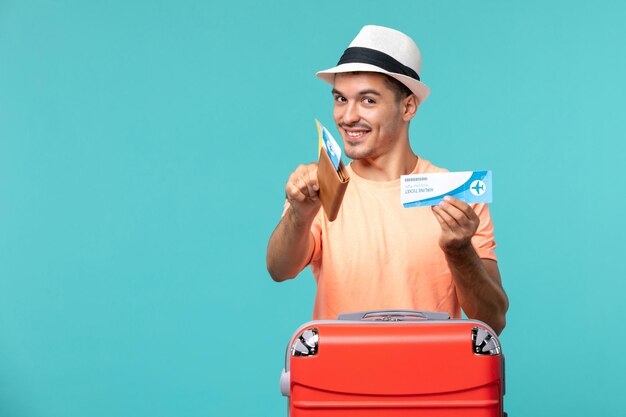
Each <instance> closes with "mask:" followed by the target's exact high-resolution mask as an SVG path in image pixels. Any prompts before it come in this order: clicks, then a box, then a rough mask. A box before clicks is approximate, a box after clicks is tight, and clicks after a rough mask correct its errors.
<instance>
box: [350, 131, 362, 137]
mask: <svg viewBox="0 0 626 417" xmlns="http://www.w3.org/2000/svg"><path fill="white" fill-rule="evenodd" d="M346 133H347V134H348V136H350V137H351V138H358V137H359V136H363V133H365V132H348V131H346Z"/></svg>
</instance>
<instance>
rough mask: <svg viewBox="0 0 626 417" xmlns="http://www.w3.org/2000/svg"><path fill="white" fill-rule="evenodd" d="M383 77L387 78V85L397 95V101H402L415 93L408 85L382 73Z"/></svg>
mask: <svg viewBox="0 0 626 417" xmlns="http://www.w3.org/2000/svg"><path fill="white" fill-rule="evenodd" d="M381 75H384V76H385V84H387V87H389V89H390V90H391V91H393V92H394V94H395V95H396V100H398V101H400V100H402V99H405V98H407V97H408V96H410V95H411V94H413V92H412V91H411V90H410V89H409V87H407V86H406V85H404V84H402V83H401V82H400V81H398V80H396V79H395V78H393V77H392V76H389V75H387V74H383V73H381Z"/></svg>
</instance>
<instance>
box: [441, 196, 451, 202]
mask: <svg viewBox="0 0 626 417" xmlns="http://www.w3.org/2000/svg"><path fill="white" fill-rule="evenodd" d="M443 199H444V200H446V201H450V200H452V198H450V196H449V195H447V196H445V197H444V198H443Z"/></svg>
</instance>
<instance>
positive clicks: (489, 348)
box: [280, 310, 505, 417]
mask: <svg viewBox="0 0 626 417" xmlns="http://www.w3.org/2000/svg"><path fill="white" fill-rule="evenodd" d="M280 388H281V392H282V393H283V395H285V396H288V397H289V402H288V407H289V414H288V415H289V416H290V417H314V416H315V417H318V416H324V417H346V416H350V417H366V416H368V417H369V416H385V417H394V416H403V417H409V416H410V417H412V416H429V417H441V416H455V417H460V416H467V417H469V416H481V417H487V416H489V417H493V416H498V417H500V416H503V415H505V413H504V412H503V408H502V407H503V406H502V400H503V395H504V357H503V356H502V353H501V348H500V343H499V341H498V338H497V337H496V334H495V332H494V331H493V330H492V329H491V328H490V327H489V326H487V325H486V324H485V323H483V322H480V321H476V320H460V319H459V320H456V319H452V320H451V319H449V315H448V314H447V313H430V312H417V311H395V310H394V311H378V312H364V313H354V314H347V315H342V316H340V317H339V320H324V321H312V322H308V323H306V324H304V325H302V326H301V327H300V328H299V329H298V330H296V332H295V334H294V336H293V337H292V339H291V341H290V343H289V345H288V347H287V354H286V360H285V369H284V370H283V374H282V375H281V379H280Z"/></svg>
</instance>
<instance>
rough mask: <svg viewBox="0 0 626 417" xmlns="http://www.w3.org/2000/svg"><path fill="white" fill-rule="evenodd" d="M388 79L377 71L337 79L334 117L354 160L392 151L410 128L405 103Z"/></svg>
mask: <svg viewBox="0 0 626 417" xmlns="http://www.w3.org/2000/svg"><path fill="white" fill-rule="evenodd" d="M384 77H385V76H384V75H382V74H377V73H374V72H360V73H340V74H337V75H336V76H335V84H334V88H333V97H334V98H335V104H334V111H333V116H334V119H335V123H336V124H337V128H338V129H339V132H340V133H341V136H342V137H343V143H344V149H345V153H346V155H348V157H350V158H351V159H364V158H376V157H379V156H381V155H384V154H386V153H388V152H391V151H392V150H393V149H394V146H395V145H396V144H397V143H398V142H399V140H400V139H401V135H402V133H403V130H404V129H406V122H405V121H404V120H403V119H402V111H401V108H402V106H401V101H400V100H398V98H397V97H396V93H395V92H394V91H393V90H392V89H391V88H390V87H389V86H388V85H387V82H386V81H385V78H384Z"/></svg>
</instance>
